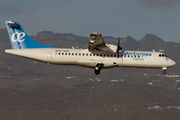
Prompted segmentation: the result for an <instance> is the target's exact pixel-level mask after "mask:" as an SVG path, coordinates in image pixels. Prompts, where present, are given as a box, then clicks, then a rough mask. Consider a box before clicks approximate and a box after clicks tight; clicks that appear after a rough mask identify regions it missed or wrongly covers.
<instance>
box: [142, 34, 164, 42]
mask: <svg viewBox="0 0 180 120" xmlns="http://www.w3.org/2000/svg"><path fill="white" fill-rule="evenodd" d="M139 42H140V43H141V44H143V45H147V44H160V43H164V40H163V39H161V38H159V37H158V36H156V35H153V34H146V35H145V36H144V37H143V38H142V39H141V40H139Z"/></svg>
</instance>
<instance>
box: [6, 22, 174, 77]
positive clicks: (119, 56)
mask: <svg viewBox="0 0 180 120" xmlns="http://www.w3.org/2000/svg"><path fill="white" fill-rule="evenodd" d="M5 23H6V26H7V31H8V34H9V38H10V41H11V45H12V49H6V50H5V52H6V53H9V54H13V55H17V56H21V57H25V58H29V59H33V60H37V61H41V62H45V63H48V64H58V65H79V66H84V67H89V68H94V72H95V74H96V75H98V74H100V71H101V69H105V68H114V67H134V68H160V69H162V70H163V73H164V74H166V69H167V68H168V67H172V66H174V65H175V64H176V63H175V62H174V61H173V60H171V59H170V58H168V57H167V56H166V55H165V54H163V53H161V52H155V51H122V48H121V47H120V39H119V40H118V45H117V46H115V45H111V44H105V42H104V40H103V37H102V35H101V34H100V33H92V34H90V40H89V43H88V48H87V49H69V48H56V47H52V46H47V45H43V44H40V43H37V42H36V41H34V40H33V39H32V38H31V37H29V36H28V35H27V34H26V33H25V32H24V30H23V29H22V27H21V25H20V24H19V23H18V22H16V21H6V22H5Z"/></svg>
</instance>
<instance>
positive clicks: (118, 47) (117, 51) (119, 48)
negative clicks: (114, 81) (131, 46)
mask: <svg viewBox="0 0 180 120" xmlns="http://www.w3.org/2000/svg"><path fill="white" fill-rule="evenodd" d="M119 50H122V47H120V38H119V39H118V45H117V49H116V53H117V57H119Z"/></svg>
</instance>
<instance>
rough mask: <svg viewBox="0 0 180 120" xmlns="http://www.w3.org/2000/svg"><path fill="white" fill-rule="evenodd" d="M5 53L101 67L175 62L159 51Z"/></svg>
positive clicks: (23, 51) (54, 62) (38, 51)
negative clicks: (99, 64)
mask: <svg viewBox="0 0 180 120" xmlns="http://www.w3.org/2000/svg"><path fill="white" fill-rule="evenodd" d="M5 52H6V53H9V54H13V55H17V56H21V57H25V58H30V59H33V60H38V61H41V62H45V63H50V64H59V65H79V66H84V67H90V68H94V67H95V66H96V65H97V64H98V63H102V64H103V66H102V68H111V67H140V68H165V69H166V68H167V67H171V66H174V65H175V62H174V61H173V60H171V59H170V58H167V57H166V56H163V57H160V56H159V55H160V54H162V53H160V52H149V51H125V52H120V53H119V57H117V53H110V52H102V51H94V52H93V51H88V49H65V48H38V49H6V50H5Z"/></svg>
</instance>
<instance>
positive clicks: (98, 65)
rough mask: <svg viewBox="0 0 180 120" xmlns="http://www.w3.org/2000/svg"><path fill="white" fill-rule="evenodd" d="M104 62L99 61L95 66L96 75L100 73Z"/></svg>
mask: <svg viewBox="0 0 180 120" xmlns="http://www.w3.org/2000/svg"><path fill="white" fill-rule="evenodd" d="M102 66H103V64H101V63H98V64H97V65H96V66H95V67H94V72H95V74H96V75H99V74H100V70H101V68H102Z"/></svg>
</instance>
